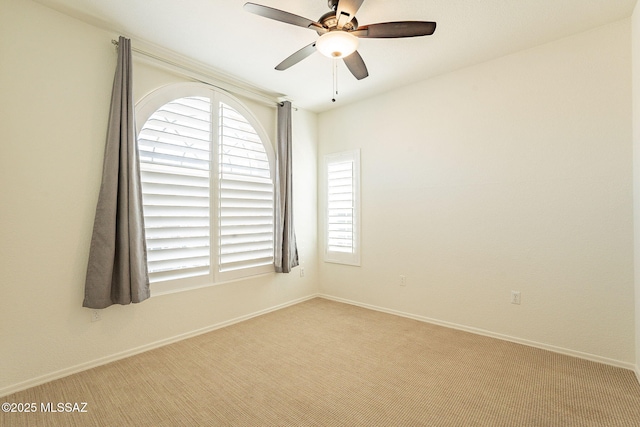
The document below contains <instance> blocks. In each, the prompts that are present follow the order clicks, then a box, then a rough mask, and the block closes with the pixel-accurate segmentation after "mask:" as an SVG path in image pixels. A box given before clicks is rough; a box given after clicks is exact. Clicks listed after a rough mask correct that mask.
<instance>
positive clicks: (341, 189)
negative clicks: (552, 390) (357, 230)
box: [327, 160, 355, 253]
mask: <svg viewBox="0 0 640 427" xmlns="http://www.w3.org/2000/svg"><path fill="white" fill-rule="evenodd" d="M353 172H354V164H353V161H351V160H348V161H340V162H333V163H329V164H328V166H327V179H328V181H327V190H328V191H327V193H328V196H327V214H328V221H327V248H328V250H329V251H332V252H346V253H353V251H354V233H353V225H354V212H355V209H354V208H355V206H354V186H353V181H354V176H353Z"/></svg>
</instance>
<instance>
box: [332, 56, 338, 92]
mask: <svg viewBox="0 0 640 427" xmlns="http://www.w3.org/2000/svg"><path fill="white" fill-rule="evenodd" d="M336 96H338V60H337V59H334V60H333V98H331V102H336Z"/></svg>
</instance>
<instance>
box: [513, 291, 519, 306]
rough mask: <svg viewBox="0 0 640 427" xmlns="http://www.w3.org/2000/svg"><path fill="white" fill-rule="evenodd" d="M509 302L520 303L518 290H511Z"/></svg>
mask: <svg viewBox="0 0 640 427" xmlns="http://www.w3.org/2000/svg"><path fill="white" fill-rule="evenodd" d="M511 304H518V305H520V291H511Z"/></svg>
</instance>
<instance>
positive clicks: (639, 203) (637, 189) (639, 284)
mask: <svg viewBox="0 0 640 427" xmlns="http://www.w3.org/2000/svg"><path fill="white" fill-rule="evenodd" d="M631 34H632V42H631V43H632V52H633V53H632V58H633V67H632V71H633V72H632V76H633V83H632V84H633V171H634V174H633V176H634V177H633V183H634V225H635V234H634V235H635V253H634V261H635V304H636V336H635V342H636V376H637V377H638V381H640V4H637V5H636V8H635V10H634V12H633V17H632V33H631Z"/></svg>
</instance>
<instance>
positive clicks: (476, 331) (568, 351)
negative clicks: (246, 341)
mask: <svg viewBox="0 0 640 427" xmlns="http://www.w3.org/2000/svg"><path fill="white" fill-rule="evenodd" d="M318 296H319V297H320V298H325V299H328V300H332V301H337V302H342V303H345V304H351V305H355V306H358V307H363V308H368V309H370V310H375V311H380V312H383V313H388V314H394V315H396V316H401V317H406V318H409V319H413V320H418V321H420V322H426V323H431V324H434V325H439V326H444V327H447V328H452V329H458V330H461V331H465V332H471V333H474V334H477V335H484V336H487V337H490V338H496V339H499V340H503V341H510V342H514V343H516V344H523V345H527V346H529V347H535V348H540V349H543V350H549V351H553V352H554V353H560V354H564V355H567V356H573V357H578V358H580V359H585V360H590V361H592V362H598V363H604V364H606V365H611V366H615V367H618V368H624V369H629V370H632V371H634V372H635V373H636V376H637V377H638V381H639V382H640V367H638V366H636V365H634V364H632V363H627V362H622V361H620V360H615V359H609V358H607V357H602V356H598V355H595V354H590V353H583V352H581V351H576V350H571V349H567V348H563V347H556V346H554V345H549V344H544V343H540V342H536V341H530V340H525V339H522V338H517V337H512V336H509V335H503V334H498V333H495V332H491V331H487V330H484V329H479V328H474V327H471V326H465V325H459V324H457V323H451V322H445V321H442V320H437V319H432V318H429V317H425V316H420V315H416V314H412V313H405V312H402V311H398V310H393V309H389V308H384V307H378V306H375V305H371V304H365V303H361V302H358V301H353V300H349V299H345V298H339V297H334V296H331V295H326V294H320V295H318Z"/></svg>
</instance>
